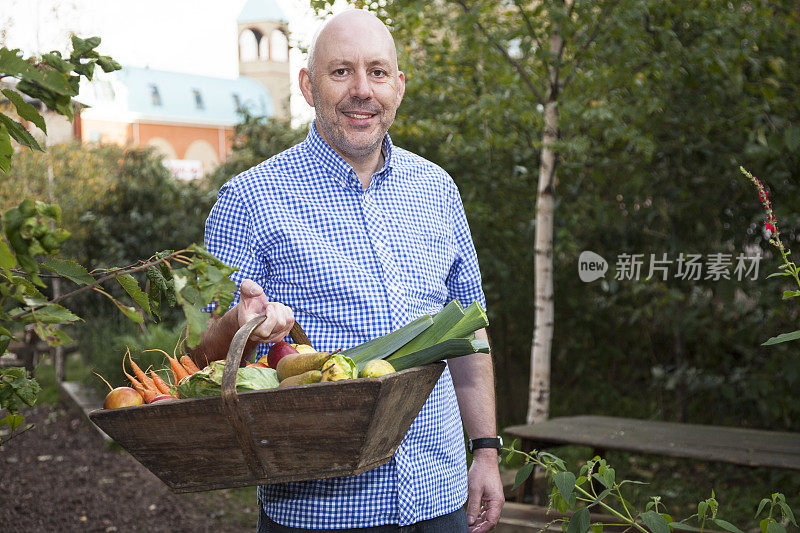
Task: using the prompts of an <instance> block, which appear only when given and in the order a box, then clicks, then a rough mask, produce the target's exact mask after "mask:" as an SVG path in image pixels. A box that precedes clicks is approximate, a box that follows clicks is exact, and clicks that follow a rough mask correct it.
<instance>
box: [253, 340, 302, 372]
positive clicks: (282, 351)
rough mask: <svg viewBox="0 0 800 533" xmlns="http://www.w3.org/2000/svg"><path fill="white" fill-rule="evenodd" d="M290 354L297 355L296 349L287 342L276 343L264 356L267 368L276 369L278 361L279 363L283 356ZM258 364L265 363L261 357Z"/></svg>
mask: <svg viewBox="0 0 800 533" xmlns="http://www.w3.org/2000/svg"><path fill="white" fill-rule="evenodd" d="M290 353H298V352H297V349H296V348H295V347H294V346H292V345H291V344H289V343H288V342H283V341H280V342H276V343H275V344H273V345H272V347H271V348H270V349H269V352H267V355H266V358H267V360H266V363H267V366H269V367H270V368H278V361H280V360H281V359H283V358H284V356H286V355H289V354H290ZM258 362H259V363H264V362H265V361H264V358H263V357H262V358H261V359H259V360H258Z"/></svg>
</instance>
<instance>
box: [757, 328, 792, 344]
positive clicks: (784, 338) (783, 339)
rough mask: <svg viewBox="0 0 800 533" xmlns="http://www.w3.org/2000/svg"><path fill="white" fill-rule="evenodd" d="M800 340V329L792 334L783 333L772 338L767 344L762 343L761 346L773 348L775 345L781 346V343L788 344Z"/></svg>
mask: <svg viewBox="0 0 800 533" xmlns="http://www.w3.org/2000/svg"><path fill="white" fill-rule="evenodd" d="M797 339H800V329H798V330H797V331H792V332H791V333H781V334H780V335H778V336H777V337H772V338H771V339H769V340H768V341H766V342H762V343H761V346H772V345H773V344H780V343H781V342H788V341H794V340H797Z"/></svg>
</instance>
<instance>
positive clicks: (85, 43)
mask: <svg viewBox="0 0 800 533" xmlns="http://www.w3.org/2000/svg"><path fill="white" fill-rule="evenodd" d="M99 45H100V37H96V36H95V37H89V38H88V39H81V38H80V37H78V36H77V35H74V34H73V35H72V54H73V56H76V55H77V56H83V55H86V54H87V53H88V52H91V51H92V50H93V49H94V48H97V47H98V46H99Z"/></svg>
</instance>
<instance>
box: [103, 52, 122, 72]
mask: <svg viewBox="0 0 800 533" xmlns="http://www.w3.org/2000/svg"><path fill="white" fill-rule="evenodd" d="M97 64H98V65H100V68H101V69H103V72H113V71H115V70H119V69H121V68H122V65H120V64H119V63H117V62H116V61H114V60H113V59H111V58H110V57H109V56H100V57H98V58H97Z"/></svg>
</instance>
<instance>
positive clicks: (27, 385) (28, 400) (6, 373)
mask: <svg viewBox="0 0 800 533" xmlns="http://www.w3.org/2000/svg"><path fill="white" fill-rule="evenodd" d="M0 383H2V384H3V386H2V387H0V409H7V410H8V411H11V412H13V411H17V410H19V408H20V407H22V406H23V405H27V406H28V407H33V405H34V404H35V403H36V396H37V395H38V394H39V392H40V391H41V390H42V388H41V387H40V386H39V383H38V382H37V381H36V380H35V379H31V378H29V377H28V371H27V370H25V369H24V368H21V367H13V366H12V367H0Z"/></svg>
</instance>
